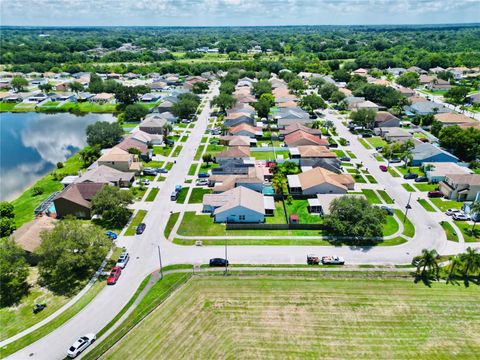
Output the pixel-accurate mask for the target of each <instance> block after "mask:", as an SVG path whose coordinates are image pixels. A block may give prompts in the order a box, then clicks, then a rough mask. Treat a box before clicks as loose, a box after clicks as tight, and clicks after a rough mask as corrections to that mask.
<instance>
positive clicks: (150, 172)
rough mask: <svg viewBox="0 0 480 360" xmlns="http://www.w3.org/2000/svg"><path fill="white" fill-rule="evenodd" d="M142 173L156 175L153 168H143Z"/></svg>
mask: <svg viewBox="0 0 480 360" xmlns="http://www.w3.org/2000/svg"><path fill="white" fill-rule="evenodd" d="M143 175H157V171H156V170H155V169H143Z"/></svg>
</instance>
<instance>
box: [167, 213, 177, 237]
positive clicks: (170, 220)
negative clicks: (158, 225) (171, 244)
mask: <svg viewBox="0 0 480 360" xmlns="http://www.w3.org/2000/svg"><path fill="white" fill-rule="evenodd" d="M179 216H180V213H178V212H176V213H173V214H171V215H170V217H169V218H168V221H167V225H166V226H165V230H164V232H163V235H165V238H166V239H168V237H169V236H170V233H171V232H172V229H173V227H174V226H175V223H176V222H177V220H178V217H179Z"/></svg>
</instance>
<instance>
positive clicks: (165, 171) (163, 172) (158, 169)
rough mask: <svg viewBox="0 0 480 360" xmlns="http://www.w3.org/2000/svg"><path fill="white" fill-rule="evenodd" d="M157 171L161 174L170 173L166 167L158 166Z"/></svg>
mask: <svg viewBox="0 0 480 360" xmlns="http://www.w3.org/2000/svg"><path fill="white" fill-rule="evenodd" d="M157 172H158V173H159V174H166V173H168V170H167V169H164V168H157Z"/></svg>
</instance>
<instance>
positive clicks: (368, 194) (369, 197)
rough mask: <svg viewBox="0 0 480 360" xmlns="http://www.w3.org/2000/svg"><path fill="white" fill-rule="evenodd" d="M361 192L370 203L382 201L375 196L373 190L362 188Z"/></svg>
mask: <svg viewBox="0 0 480 360" xmlns="http://www.w3.org/2000/svg"><path fill="white" fill-rule="evenodd" d="M362 193H363V195H364V196H365V197H366V198H367V200H368V202H369V203H370V204H381V203H382V201H381V200H380V198H379V197H378V196H377V194H376V193H375V191H373V190H371V189H362Z"/></svg>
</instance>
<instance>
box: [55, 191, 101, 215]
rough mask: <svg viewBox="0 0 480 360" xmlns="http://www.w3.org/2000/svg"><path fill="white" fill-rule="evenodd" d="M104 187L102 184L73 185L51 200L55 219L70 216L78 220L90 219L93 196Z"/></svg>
mask: <svg viewBox="0 0 480 360" xmlns="http://www.w3.org/2000/svg"><path fill="white" fill-rule="evenodd" d="M103 186H105V184H104V183H90V182H85V183H73V184H71V185H69V186H67V187H66V188H65V189H64V190H63V191H62V192H61V193H60V194H58V195H57V196H56V197H55V198H54V199H53V204H54V205H55V212H56V214H57V218H64V217H65V216H68V215H72V216H75V217H76V218H79V219H90V218H91V207H92V205H91V203H90V201H91V200H92V198H93V196H94V195H95V194H96V193H97V192H99V191H100V189H101V188H102V187H103Z"/></svg>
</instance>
